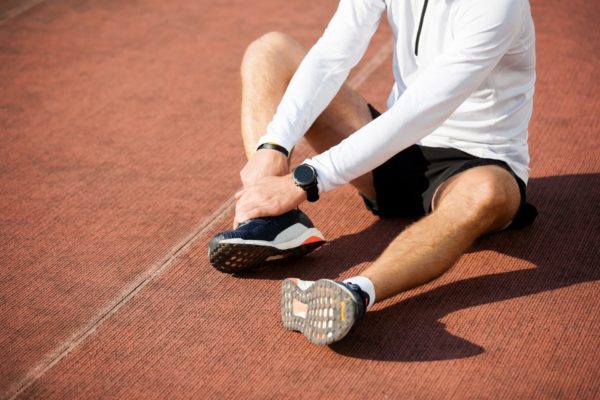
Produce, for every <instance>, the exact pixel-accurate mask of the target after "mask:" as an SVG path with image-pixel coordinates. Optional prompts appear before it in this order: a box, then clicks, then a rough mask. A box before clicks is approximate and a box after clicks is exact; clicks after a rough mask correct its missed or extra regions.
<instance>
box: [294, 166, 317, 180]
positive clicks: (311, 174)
mask: <svg viewBox="0 0 600 400" xmlns="http://www.w3.org/2000/svg"><path fill="white" fill-rule="evenodd" d="M294 179H295V180H296V182H298V183H299V184H300V185H308V184H310V183H312V182H314V180H315V171H313V169H312V168H311V167H308V166H306V165H300V166H298V168H296V169H295V170H294Z"/></svg>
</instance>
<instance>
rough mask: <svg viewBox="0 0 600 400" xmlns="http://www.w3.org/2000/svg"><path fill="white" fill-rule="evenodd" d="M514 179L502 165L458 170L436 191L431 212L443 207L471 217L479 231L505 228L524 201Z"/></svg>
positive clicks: (459, 214) (466, 217) (467, 217)
mask: <svg viewBox="0 0 600 400" xmlns="http://www.w3.org/2000/svg"><path fill="white" fill-rule="evenodd" d="M523 200H524V199H522V194H521V191H520V189H519V185H518V184H517V180H516V178H515V176H514V175H513V174H511V173H510V172H509V171H508V170H506V169H505V168H503V167H501V166H498V165H483V166H478V167H474V168H470V169H467V170H465V171H463V172H460V173H458V174H456V175H454V176H452V177H451V178H449V179H448V180H446V181H445V182H444V183H442V184H441V185H440V186H439V187H438V188H437V190H436V192H435V194H434V196H433V199H432V204H431V208H432V212H435V210H438V209H442V208H446V209H449V210H455V211H456V214H457V215H458V216H459V217H460V216H461V215H463V216H464V218H465V219H469V218H472V219H473V222H474V223H476V224H480V225H481V226H482V227H483V229H482V233H485V232H491V231H497V230H502V229H504V228H506V227H508V226H509V225H510V224H511V222H512V221H513V218H514V217H515V215H516V214H517V211H518V210H519V207H520V206H521V204H522V203H523Z"/></svg>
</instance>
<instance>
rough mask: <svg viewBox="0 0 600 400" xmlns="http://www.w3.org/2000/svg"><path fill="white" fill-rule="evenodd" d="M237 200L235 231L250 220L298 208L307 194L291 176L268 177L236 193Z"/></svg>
mask: <svg viewBox="0 0 600 400" xmlns="http://www.w3.org/2000/svg"><path fill="white" fill-rule="evenodd" d="M261 151H263V150H261ZM235 199H236V200H237V204H236V206H235V219H234V221H233V227H234V229H235V228H237V226H238V225H239V224H240V223H242V222H244V221H247V220H249V219H253V218H259V217H270V216H276V215H281V214H283V213H286V212H288V211H290V210H292V209H294V208H296V207H297V206H298V205H299V204H300V203H302V201H304V200H306V192H305V191H304V189H302V188H300V187H298V186H296V184H294V181H293V180H292V176H291V175H286V176H278V177H275V176H268V177H265V178H262V179H259V180H258V181H257V182H256V184H254V185H251V186H248V187H246V188H244V189H243V190H241V191H239V192H238V193H236V194H235Z"/></svg>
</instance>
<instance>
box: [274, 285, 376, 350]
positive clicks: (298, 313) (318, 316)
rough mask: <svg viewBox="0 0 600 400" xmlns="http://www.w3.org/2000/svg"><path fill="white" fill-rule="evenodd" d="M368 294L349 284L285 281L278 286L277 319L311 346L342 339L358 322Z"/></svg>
mask: <svg viewBox="0 0 600 400" xmlns="http://www.w3.org/2000/svg"><path fill="white" fill-rule="evenodd" d="M368 304H369V295H368V294H367V293H365V292H363V291H362V290H361V289H360V287H359V286H358V285H355V284H353V283H344V282H335V281H332V280H329V279H320V280H318V281H303V280H300V279H297V278H288V279H286V280H284V281H283V282H282V284H281V320H282V322H283V326H284V327H285V328H287V329H290V330H293V331H298V332H302V334H303V335H304V336H306V338H307V339H308V340H310V341H311V342H312V343H314V344H318V345H326V344H331V343H333V342H337V341H338V340H340V339H342V338H344V337H345V336H346V335H347V334H348V332H350V330H351V329H352V327H353V326H355V324H356V323H357V322H358V321H359V320H360V319H362V317H363V316H364V315H365V312H366V310H367V305H368Z"/></svg>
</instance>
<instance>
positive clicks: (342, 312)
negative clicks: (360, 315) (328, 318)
mask: <svg viewBox="0 0 600 400" xmlns="http://www.w3.org/2000/svg"><path fill="white" fill-rule="evenodd" d="M344 308H345V307H344V303H340V318H341V319H342V321H343V320H344V319H345V317H346V316H345V315H344V314H345V312H344V311H345V310H344Z"/></svg>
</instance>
